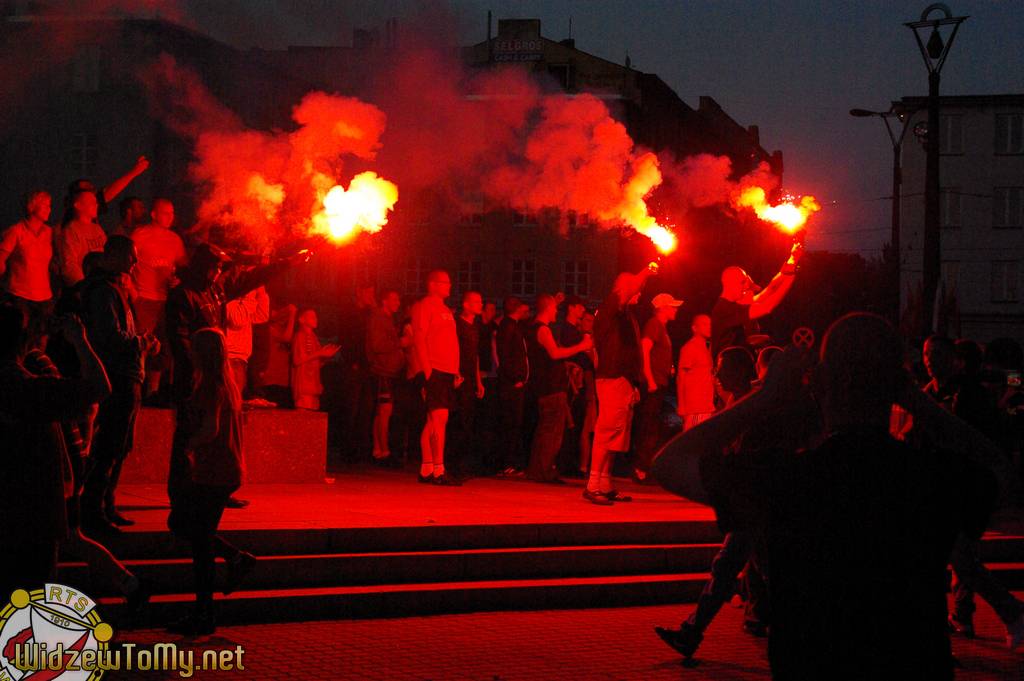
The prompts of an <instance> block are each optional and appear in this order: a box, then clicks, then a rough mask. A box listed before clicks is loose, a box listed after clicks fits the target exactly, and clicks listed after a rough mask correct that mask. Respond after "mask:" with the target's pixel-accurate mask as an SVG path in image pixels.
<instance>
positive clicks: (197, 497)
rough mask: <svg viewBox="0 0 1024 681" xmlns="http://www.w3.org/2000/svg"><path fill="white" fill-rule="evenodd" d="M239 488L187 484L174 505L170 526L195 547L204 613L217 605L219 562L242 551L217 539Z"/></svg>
mask: <svg viewBox="0 0 1024 681" xmlns="http://www.w3.org/2000/svg"><path fill="white" fill-rule="evenodd" d="M236 489H238V487H237V486H235V485H231V486H214V485H197V484H195V483H186V484H183V485H182V486H181V487H179V488H178V494H177V495H176V496H175V499H174V500H173V501H172V503H171V513H170V515H169V516H168V517H167V526H168V527H169V528H170V530H171V532H173V533H174V534H175V535H176V536H177V537H180V538H181V539H184V540H186V541H188V542H189V543H191V544H192V570H193V573H194V576H195V591H196V603H197V604H198V605H199V607H200V609H206V610H208V609H209V608H211V607H212V605H213V587H214V574H215V560H216V557H217V556H220V557H221V558H224V559H225V560H231V559H232V558H234V557H235V556H237V555H238V554H239V550H238V549H237V548H235V547H234V546H232V545H231V544H229V543H227V542H226V541H224V540H223V539H221V538H220V537H219V536H217V526H218V525H220V518H221V516H222V515H223V514H224V508H225V506H226V505H227V502H228V497H230V496H231V494H232V493H233V492H234V491H235V490H236Z"/></svg>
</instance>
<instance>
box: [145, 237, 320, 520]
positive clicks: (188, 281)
mask: <svg viewBox="0 0 1024 681" xmlns="http://www.w3.org/2000/svg"><path fill="white" fill-rule="evenodd" d="M308 259H309V252H308V251H300V252H298V253H296V254H295V255H293V256H292V257H290V258H286V259H282V260H278V261H276V262H272V263H270V264H267V265H260V266H257V267H250V268H241V267H236V268H233V269H232V270H231V271H230V272H228V273H226V274H223V276H222V272H223V268H224V264H225V263H227V262H230V261H231V258H230V257H229V256H228V254H227V253H225V252H224V251H223V250H221V249H220V248H218V247H217V246H215V245H213V244H209V243H203V244H200V245H199V246H198V247H196V249H195V251H194V252H193V254H192V258H191V260H190V261H189V264H188V266H187V267H186V268H185V270H184V271H183V272H181V273H180V274H179V277H180V283H179V284H178V285H177V286H175V287H174V288H172V289H171V290H170V291H169V292H168V293H167V306H166V307H165V308H164V314H165V315H166V325H167V326H166V328H167V342H168V343H170V345H171V356H172V357H173V359H174V380H173V383H172V385H171V397H172V400H173V402H174V407H175V410H176V411H177V413H178V417H179V418H180V417H182V416H183V412H182V410H183V407H184V405H185V402H186V401H187V400H188V398H189V397H190V396H191V393H192V376H193V368H192V366H193V365H192V335H193V334H194V333H195V332H196V331H198V330H199V329H204V328H215V329H221V330H223V329H224V328H225V306H226V305H227V303H228V301H231V300H234V299H236V298H240V297H242V296H244V295H245V294H246V293H248V292H249V291H252V290H253V289H255V288H257V287H259V286H262V285H264V284H266V283H267V282H268V281H269V280H270V279H272V278H273V277H274V276H276V275H277V274H280V273H281V272H284V271H285V269H287V268H288V267H289V266H291V265H292V264H293V263H297V262H305V261H306V260H308ZM180 430H183V429H180V428H179V429H177V430H176V431H175V432H178V431H180ZM187 464H188V461H187V459H186V458H185V443H184V442H179V441H178V438H175V440H174V442H172V444H171V462H170V474H169V476H168V478H167V491H168V494H170V495H171V496H173V495H174V494H175V491H176V490H177V489H178V486H179V483H180V482H181V480H182V479H183V478H182V476H184V475H187V473H188V465H187ZM242 503H244V502H242ZM238 504H239V501H229V507H232V506H234V507H237V506H238Z"/></svg>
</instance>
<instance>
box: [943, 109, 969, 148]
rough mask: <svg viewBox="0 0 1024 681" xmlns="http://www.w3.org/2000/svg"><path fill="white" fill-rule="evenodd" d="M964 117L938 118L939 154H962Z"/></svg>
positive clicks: (946, 116) (956, 115)
mask: <svg viewBox="0 0 1024 681" xmlns="http://www.w3.org/2000/svg"><path fill="white" fill-rule="evenodd" d="M963 119H964V117H963V116H961V115H960V114H946V115H943V116H939V153H940V154H962V153H964V122H963Z"/></svg>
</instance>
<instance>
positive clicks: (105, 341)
mask: <svg viewBox="0 0 1024 681" xmlns="http://www.w3.org/2000/svg"><path fill="white" fill-rule="evenodd" d="M137 262H138V257H136V254H135V244H134V243H133V242H132V240H131V239H129V238H128V237H126V236H120V235H114V236H112V237H110V238H109V239H107V243H106V245H105V246H104V248H103V265H102V268H101V269H102V273H101V274H100V275H99V276H97V277H94V278H90V279H89V280H88V281H89V284H87V285H86V287H85V289H84V290H83V292H82V308H83V314H84V317H85V328H86V331H88V333H89V338H90V340H91V341H92V343H94V345H95V348H96V351H97V353H98V354H99V356H100V359H101V360H102V361H103V366H104V367H105V368H106V370H107V376H108V377H109V378H110V384H111V393H110V397H108V398H107V399H106V400H104V401H103V402H101V403H100V408H99V412H98V413H97V414H96V435H95V438H94V440H93V444H92V468H91V469H90V471H89V472H88V474H87V475H86V477H85V487H84V489H83V491H82V527H83V529H84V530H85V533H86V534H92V533H96V532H99V533H110V532H116V531H117V527H118V526H125V525H133V524H134V522H133V521H131V520H129V519H128V518H125V517H124V516H122V515H121V514H120V513H118V512H117V507H116V505H115V499H114V494H115V492H116V489H117V483H118V480H119V479H120V477H121V467H122V465H123V464H124V460H125V459H126V458H127V457H128V454H129V453H130V452H131V450H132V446H133V444H134V439H135V418H136V417H137V416H138V413H139V407H140V405H141V404H142V379H143V368H142V359H143V356H144V355H145V354H146V353H147V352H149V351H150V350H151V349H154V348H156V347H157V345H156V343H157V341H156V339H154V338H153V337H152V336H150V337H144V336H142V335H140V334H139V333H138V332H137V329H136V327H135V312H134V310H133V308H132V303H131V299H130V296H129V291H128V286H130V277H131V272H132V270H133V269H134V267H135V263H137Z"/></svg>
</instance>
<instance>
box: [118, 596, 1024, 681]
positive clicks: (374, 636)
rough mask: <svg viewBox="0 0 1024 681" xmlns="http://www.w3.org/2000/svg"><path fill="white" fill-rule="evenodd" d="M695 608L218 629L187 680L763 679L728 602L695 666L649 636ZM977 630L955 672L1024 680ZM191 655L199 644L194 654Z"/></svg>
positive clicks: (980, 679)
mask: <svg viewBox="0 0 1024 681" xmlns="http://www.w3.org/2000/svg"><path fill="white" fill-rule="evenodd" d="M692 608H693V606H692V605H684V606H652V607H636V608H608V609H596V610H595V609H588V610H550V611H541V612H497V613H476V614H468V615H440V616H433V617H409V618H402V619H388V620H344V621H329V622H307V623H290V624H267V625H251V626H237V627H222V628H220V629H219V630H218V631H217V634H216V635H214V636H212V637H208V638H204V639H197V640H196V641H195V642H194V643H193V644H191V645H192V646H193V647H194V649H196V650H197V651H200V650H204V649H213V648H232V649H233V648H235V647H236V646H238V645H241V646H243V647H244V649H245V652H244V655H243V657H242V664H243V665H244V671H233V672H224V671H218V672H207V671H197V672H196V673H195V676H194V677H193V678H196V679H261V680H270V679H304V680H310V679H331V680H345V681H348V680H350V679H351V680H357V679H358V680H363V679H366V680H370V679H381V680H385V679H386V680H388V681H390V680H392V679H397V680H406V679H407V680H409V681H427V680H429V681H447V680H449V679H452V680H464V679H465V680H470V679H471V680H474V681H519V680H524V681H525V680H538V681H540V680H543V681H557V680H560V679H565V680H569V679H572V680H573V681H613V680H614V681H619V680H633V679H637V680H640V679H643V680H648V679H649V680H652V681H654V680H660V679H674V680H690V679H693V680H710V679H714V680H715V681H721V680H729V681H731V680H737V681H746V680H751V681H753V680H757V681H765V680H767V679H768V678H769V675H768V666H767V662H766V660H765V642H764V640H763V639H756V638H753V637H751V636H749V635H747V634H745V633H743V632H742V631H741V630H740V625H741V623H742V616H741V613H742V611H741V610H738V609H735V608H732V607H729V606H726V608H725V609H724V610H723V611H722V613H721V614H720V616H719V617H718V618H717V619H716V620H715V622H714V623H713V624H712V626H711V628H710V629H709V630H708V633H707V637H706V638H705V640H704V644H703V645H702V646H701V649H700V651H699V659H700V663H699V664H698V665H697V666H696V667H693V668H684V667H683V666H682V665H681V663H680V658H679V656H678V655H676V653H674V652H673V651H672V650H670V649H669V648H667V647H665V645H664V644H662V643H661V641H660V640H659V639H658V638H657V637H656V636H655V635H654V633H653V631H652V629H651V627H652V626H653V625H655V624H660V625H670V626H671V625H675V624H677V623H678V622H679V621H680V619H682V618H683V616H685V614H687V613H689V612H690V610H692ZM976 625H977V627H978V639H976V640H974V641H967V640H964V639H954V650H955V652H956V655H957V657H958V659H959V660H960V662H961V663H962V664H963V669H962V670H960V671H959V672H958V674H957V679H958V680H969V681H997V680H998V681H1014V680H1018V679H1020V680H1024V650H1022V651H1021V652H1018V653H1010V652H1009V651H1007V650H1006V648H1005V647H1004V644H1003V634H1004V629H1003V627H1002V624H1001V623H1000V622H999V621H998V619H997V618H996V617H995V615H994V614H993V612H992V610H991V609H989V607H988V606H987V605H985V604H984V603H979V609H978V614H977V621H976ZM121 638H122V639H123V640H125V641H133V642H137V643H139V644H140V645H147V644H153V643H155V642H158V641H178V642H180V641H181V639H180V638H177V637H174V636H170V635H168V634H165V633H163V632H161V631H157V630H146V631H135V632H124V634H123V635H122V637H121ZM198 656H199V653H198V652H197V658H198ZM107 678H111V679H139V680H144V679H145V680H151V679H174V678H180V677H179V675H178V674H177V673H174V672H138V671H136V672H112V673H110V674H109V675H108V676H107Z"/></svg>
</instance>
